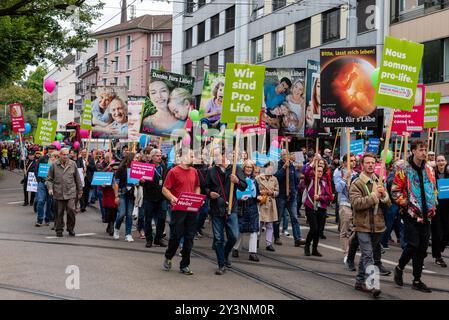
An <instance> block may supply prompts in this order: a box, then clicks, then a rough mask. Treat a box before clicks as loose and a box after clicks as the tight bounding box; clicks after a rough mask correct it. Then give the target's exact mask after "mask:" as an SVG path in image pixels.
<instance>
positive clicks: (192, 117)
mask: <svg viewBox="0 0 449 320" xmlns="http://www.w3.org/2000/svg"><path fill="white" fill-rule="evenodd" d="M189 118H190V120H192V122H198V121H200V113H199V112H198V110H192V111H190V112H189Z"/></svg>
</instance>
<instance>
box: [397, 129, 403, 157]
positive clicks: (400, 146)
mask: <svg viewBox="0 0 449 320" xmlns="http://www.w3.org/2000/svg"><path fill="white" fill-rule="evenodd" d="M403 142H404V135H402V136H401V144H400V145H399V153H398V157H397V159H398V160H399V159H401V158H402V143H403Z"/></svg>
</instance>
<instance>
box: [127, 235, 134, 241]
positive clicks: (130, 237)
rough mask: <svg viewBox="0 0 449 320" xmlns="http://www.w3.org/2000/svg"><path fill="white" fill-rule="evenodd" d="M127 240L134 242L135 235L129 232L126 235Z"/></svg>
mask: <svg viewBox="0 0 449 320" xmlns="http://www.w3.org/2000/svg"><path fill="white" fill-rule="evenodd" d="M125 241H127V242H134V239H133V236H132V235H130V234H127V235H126V236H125Z"/></svg>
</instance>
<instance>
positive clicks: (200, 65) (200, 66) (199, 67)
mask: <svg viewBox="0 0 449 320" xmlns="http://www.w3.org/2000/svg"><path fill="white" fill-rule="evenodd" d="M195 78H196V80H202V79H204V58H202V59H198V60H196V74H195Z"/></svg>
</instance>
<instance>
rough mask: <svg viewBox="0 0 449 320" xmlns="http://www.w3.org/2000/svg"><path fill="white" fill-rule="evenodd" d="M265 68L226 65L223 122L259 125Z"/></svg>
mask: <svg viewBox="0 0 449 320" xmlns="http://www.w3.org/2000/svg"><path fill="white" fill-rule="evenodd" d="M264 78H265V66H256V65H251V64H237V63H228V64H226V78H225V79H226V82H225V87H224V95H223V107H222V112H221V120H220V121H221V122H223V123H259V117H260V109H261V107H262V99H263V82H264Z"/></svg>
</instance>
